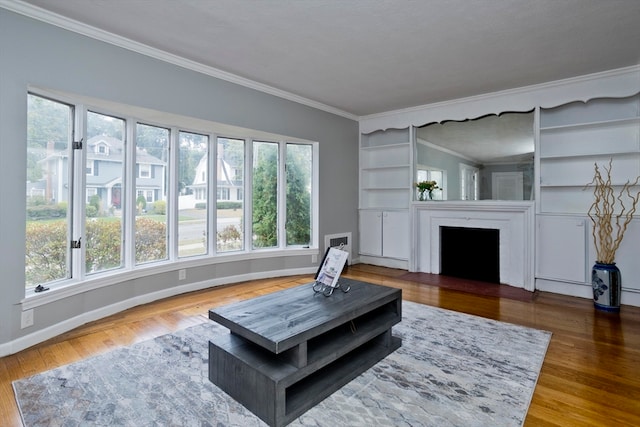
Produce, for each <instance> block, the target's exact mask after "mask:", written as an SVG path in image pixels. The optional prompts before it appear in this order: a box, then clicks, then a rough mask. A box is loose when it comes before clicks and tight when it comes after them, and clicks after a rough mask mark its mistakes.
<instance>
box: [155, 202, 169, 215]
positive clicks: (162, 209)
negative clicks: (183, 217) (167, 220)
mask: <svg viewBox="0 0 640 427" xmlns="http://www.w3.org/2000/svg"><path fill="white" fill-rule="evenodd" d="M153 213H154V214H156V215H166V214H167V202H165V201H164V200H158V201H157V202H154V203H153Z"/></svg>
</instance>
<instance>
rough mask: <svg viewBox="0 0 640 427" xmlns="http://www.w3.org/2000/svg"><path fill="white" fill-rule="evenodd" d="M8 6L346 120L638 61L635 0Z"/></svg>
mask: <svg viewBox="0 0 640 427" xmlns="http://www.w3.org/2000/svg"><path fill="white" fill-rule="evenodd" d="M7 4H13V5H14V6H15V5H18V6H20V7H22V8H24V7H25V6H28V7H31V6H29V5H35V6H37V7H39V8H43V9H46V10H48V11H51V12H53V13H55V14H59V15H61V16H64V17H67V18H70V19H72V20H74V21H78V22H81V23H84V24H87V25H89V26H91V27H95V28H97V29H100V30H104V31H106V32H109V33H112V34H115V35H118V36H122V37H124V38H126V39H130V40H132V41H136V42H139V43H142V44H144V45H147V46H149V47H152V48H155V49H159V50H161V51H163V52H167V53H170V54H172V55H175V56H178V57H180V58H184V59H188V60H190V61H193V62H195V63H198V64H201V65H203V66H206V67H213V68H215V69H216V70H220V71H223V72H226V73H231V74H232V75H236V76H239V77H241V78H243V79H248V80H251V81H255V82H258V83H260V84H262V85H266V86H264V87H266V88H268V89H274V90H275V91H284V92H282V93H286V94H292V95H294V96H297V97H302V98H304V99H308V100H311V101H313V102H314V103H319V104H322V105H326V106H328V107H329V109H330V110H333V111H336V112H338V113H344V114H345V115H346V116H348V117H360V116H365V115H370V114H375V113H380V112H385V111H390V110H396V109H402V108H407V107H412V106H416V105H423V104H429V103H433V102H439V101H444V100H448V99H455V98H461V97H467V96H472V95H478V94H481V93H487V92H494V91H499V90H505V89H510V88H515V87H522V86H528V85H532V84H538V83H543V82H548V81H552V80H559V79H564V78H568V77H574V76H579V75H584V74H590V73H594V72H599V71H604V70H610V69H615V68H621V67H626V66H630V65H636V64H639V63H640V48H639V46H640V0H417V1H412V0H298V1H295V0H268V1H267V0H108V1H107V0H26V2H19V1H15V0H0V6H5V7H7ZM9 8H11V7H9ZM14 9H15V7H14ZM35 10H38V9H35ZM57 18H58V21H57V22H58V25H61V24H60V22H64V20H62V21H61V20H60V19H59V18H60V17H57ZM62 25H64V24H62Z"/></svg>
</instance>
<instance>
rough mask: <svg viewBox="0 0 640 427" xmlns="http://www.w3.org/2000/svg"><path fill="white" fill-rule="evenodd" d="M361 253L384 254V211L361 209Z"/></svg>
mask: <svg viewBox="0 0 640 427" xmlns="http://www.w3.org/2000/svg"><path fill="white" fill-rule="evenodd" d="M360 253H361V254H363V255H372V256H382V211H376V210H363V211H360Z"/></svg>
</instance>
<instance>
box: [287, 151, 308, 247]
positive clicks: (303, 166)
mask: <svg viewBox="0 0 640 427" xmlns="http://www.w3.org/2000/svg"><path fill="white" fill-rule="evenodd" d="M286 150H287V159H286V165H285V170H286V179H287V182H286V184H287V189H286V212H287V220H286V224H285V230H286V235H287V246H309V245H310V244H311V212H312V209H311V199H312V197H311V196H312V177H311V171H312V165H313V150H312V146H311V145H306V144H287V145H286Z"/></svg>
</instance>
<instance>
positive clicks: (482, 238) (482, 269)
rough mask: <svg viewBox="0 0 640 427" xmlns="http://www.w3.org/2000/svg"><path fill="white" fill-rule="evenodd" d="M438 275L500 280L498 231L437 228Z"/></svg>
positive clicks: (491, 280)
mask: <svg viewBox="0 0 640 427" xmlns="http://www.w3.org/2000/svg"><path fill="white" fill-rule="evenodd" d="M440 274H443V275H446V276H454V277H460V278H463V279H471V280H479V281H483V282H491V283H500V230H496V229H490V228H468V227H440Z"/></svg>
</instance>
